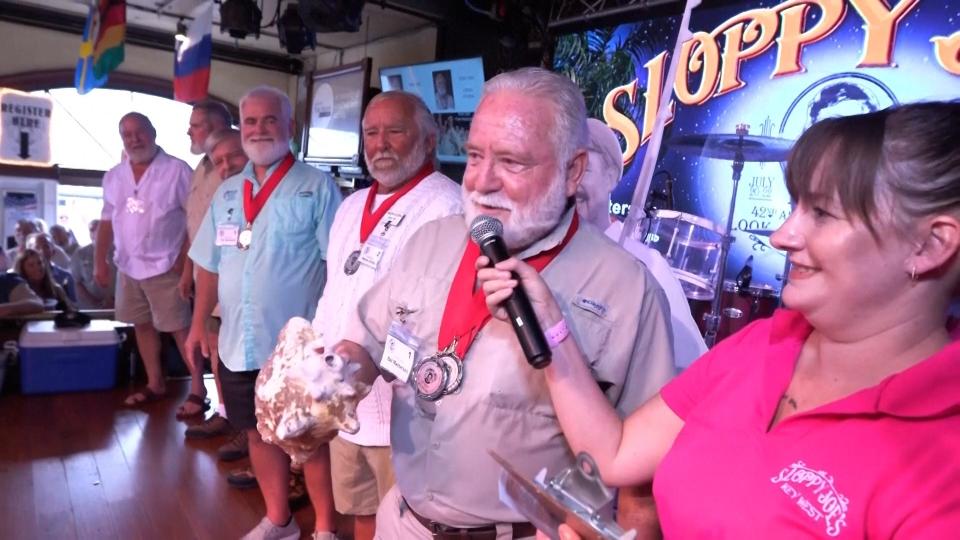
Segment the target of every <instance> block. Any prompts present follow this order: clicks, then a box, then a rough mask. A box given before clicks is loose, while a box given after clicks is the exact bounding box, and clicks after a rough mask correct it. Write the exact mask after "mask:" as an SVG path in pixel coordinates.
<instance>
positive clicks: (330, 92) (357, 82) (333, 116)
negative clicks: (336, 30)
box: [303, 59, 370, 169]
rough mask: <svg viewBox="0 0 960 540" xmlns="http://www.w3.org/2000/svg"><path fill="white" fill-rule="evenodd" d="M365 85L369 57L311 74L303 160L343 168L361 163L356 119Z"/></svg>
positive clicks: (366, 82)
mask: <svg viewBox="0 0 960 540" xmlns="http://www.w3.org/2000/svg"><path fill="white" fill-rule="evenodd" d="M369 85H370V60H369V59H364V60H363V61H361V62H358V63H355V64H349V65H345V66H340V67H338V68H335V69H330V70H325V71H318V72H314V73H313V75H311V77H310V94H309V95H310V104H309V108H308V115H307V121H306V122H304V136H303V159H304V161H307V162H312V163H315V164H320V165H332V166H339V167H341V168H346V169H350V168H359V167H361V166H362V160H361V158H360V156H361V152H362V151H363V150H362V148H361V137H360V120H361V118H362V117H363V104H364V98H365V96H366V92H367V87H368V86H369Z"/></svg>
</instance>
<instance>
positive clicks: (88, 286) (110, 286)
mask: <svg viewBox="0 0 960 540" xmlns="http://www.w3.org/2000/svg"><path fill="white" fill-rule="evenodd" d="M99 226H100V220H99V219H94V220H92V221H91V222H90V225H89V231H90V238H91V239H92V240H94V241H95V240H96V238H97V228H98V227H99ZM95 249H96V246H95V245H94V243H93V242H91V243H90V244H87V245H85V246H83V247H81V248H80V249H78V250H77V251H76V252H74V254H73V256H72V257H70V273H71V274H73V279H74V281H75V282H76V284H77V303H78V304H79V306H80V308H81V309H113V294H114V288H115V287H116V283H117V268H116V266H114V263H113V251H112V250H111V252H110V253H109V254H108V255H107V264H108V271H109V279H108V282H107V286H106V287H101V286H100V285H98V284H97V282H96V280H95V279H93V266H94V264H93V260H94V250H95Z"/></svg>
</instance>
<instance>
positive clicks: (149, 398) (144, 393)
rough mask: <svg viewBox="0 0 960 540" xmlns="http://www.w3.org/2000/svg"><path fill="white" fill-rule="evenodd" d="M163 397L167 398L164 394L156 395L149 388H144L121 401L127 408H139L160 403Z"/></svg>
mask: <svg viewBox="0 0 960 540" xmlns="http://www.w3.org/2000/svg"><path fill="white" fill-rule="evenodd" d="M165 397H167V393H166V392H164V393H162V394H158V393H156V392H154V391H153V390H151V389H150V387H149V386H144V387H143V389H141V390H139V391H137V392H134V393H132V394H130V395H129V396H127V398H126V399H124V400H123V404H124V405H126V406H127V407H139V406H141V405H146V404H148V403H153V402H154V401H160V400H161V399H163V398H165Z"/></svg>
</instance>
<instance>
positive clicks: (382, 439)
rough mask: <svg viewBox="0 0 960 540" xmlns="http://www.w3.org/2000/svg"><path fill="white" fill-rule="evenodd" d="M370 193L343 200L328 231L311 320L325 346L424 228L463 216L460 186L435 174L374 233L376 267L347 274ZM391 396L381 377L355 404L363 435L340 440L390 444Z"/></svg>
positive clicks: (337, 336)
mask: <svg viewBox="0 0 960 540" xmlns="http://www.w3.org/2000/svg"><path fill="white" fill-rule="evenodd" d="M368 191H369V188H368V189H362V190H360V191H357V192H356V193H354V194H352V195H350V196H349V197H347V199H346V200H345V201H343V204H341V205H340V209H339V210H337V215H336V217H335V218H334V221H333V227H332V228H331V230H330V250H329V254H330V257H329V259H328V265H327V269H328V270H327V285H326V287H325V288H324V289H323V296H322V297H321V298H320V301H319V302H318V304H317V315H316V317H315V318H314V319H313V328H314V330H315V331H317V333H322V334H323V340H324V343H325V344H326V346H327V347H331V346H333V345H334V344H336V343H337V342H338V341H340V338H341V336H342V335H343V331H344V329H345V327H346V324H347V321H348V319H349V317H347V313H348V310H352V311H356V309H357V302H359V301H360V298H361V297H362V296H363V294H364V293H365V292H367V290H368V289H369V288H370V287H372V286H373V284H374V283H376V282H377V281H378V280H380V278H381V277H383V275H384V274H386V273H387V272H388V271H389V270H390V268H391V266H392V265H393V262H394V260H395V258H396V256H397V253H398V252H399V251H400V250H401V248H402V247H403V246H404V244H406V242H407V240H408V239H409V238H410V237H411V236H412V235H413V233H414V232H416V231H417V229H419V228H420V226H421V225H423V224H424V223H427V222H430V221H433V220H435V219H439V218H442V217H446V216H451V215H457V214H462V213H463V204H462V201H461V197H460V186H458V185H457V184H456V183H454V182H453V181H452V180H450V179H449V178H447V177H446V176H444V175H443V174H441V173H439V172H434V173H433V174H431V175H429V176H427V177H426V178H424V179H423V181H421V182H420V184H419V185H417V186H416V187H415V188H413V189H412V190H410V191H409V192H408V193H406V194H405V195H404V196H403V197H401V198H400V199H399V200H398V201H397V202H396V204H394V205H393V207H392V208H390V211H389V212H388V213H387V214H386V215H384V216H383V218H381V219H380V222H379V223H378V224H377V227H376V228H375V229H374V230H373V232H372V233H371V234H370V237H369V238H368V239H367V241H368V242H371V240H372V239H375V238H379V240H372V241H373V242H381V244H380V245H383V246H384V249H383V254H382V255H381V256H380V259H379V262H378V264H377V265H376V268H374V267H372V266H371V265H370V264H364V263H361V264H360V266H359V268H357V271H356V272H355V273H354V274H352V275H347V274H346V273H345V272H344V265H345V264H346V261H347V258H348V257H349V256H350V254H351V253H352V252H353V251H355V250H358V249H361V247H362V246H361V244H360V220H361V218H362V217H363V209H364V205H365V203H366V200H367V192H368ZM377 198H378V199H381V200H380V201H378V202H382V200H383V199H386V197H382V198H381V197H379V196H378V197H377ZM377 206H379V205H377ZM398 221H399V223H397V222H398ZM388 222H389V223H390V225H389V226H387V223H388ZM392 396H393V393H392V391H391V389H390V385H389V384H388V383H386V382H385V381H384V380H383V379H382V378H379V377H378V378H377V380H376V382H375V383H374V385H373V388H372V389H371V391H370V393H369V394H368V395H367V397H365V398H364V399H363V400H362V401H361V402H360V403H359V404H358V405H357V418H358V419H359V420H360V431H358V432H357V433H355V434H353V435H351V434H349V433H343V432H341V433H340V436H341V437H342V438H344V439H346V440H348V441H350V442H352V443H354V444H359V445H361V446H389V445H390V400H391V398H392Z"/></svg>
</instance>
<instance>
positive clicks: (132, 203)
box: [100, 148, 193, 279]
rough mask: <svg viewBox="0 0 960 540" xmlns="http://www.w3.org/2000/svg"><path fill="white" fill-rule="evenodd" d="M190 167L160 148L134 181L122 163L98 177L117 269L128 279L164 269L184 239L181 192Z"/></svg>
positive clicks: (183, 193) (184, 191) (186, 184)
mask: <svg viewBox="0 0 960 540" xmlns="http://www.w3.org/2000/svg"><path fill="white" fill-rule="evenodd" d="M192 176H193V169H191V168H190V165H187V163H186V162H185V161H183V160H181V159H178V158H175V157H173V156H171V155H169V154H167V153H166V152H164V151H163V150H162V149H160V148H158V149H157V155H156V156H154V158H153V161H151V162H150V165H149V166H148V167H147V170H146V171H144V173H143V176H141V177H140V182H136V181H135V180H134V178H133V169H132V168H131V167H130V163H129V162H128V161H123V162H121V163H120V164H119V165H117V166H115V167H114V168H112V169H110V170H109V171H107V173H106V174H105V175H104V176H103V212H102V213H101V215H100V218H101V219H103V220H105V221H110V222H111V223H112V224H113V243H114V246H115V247H116V253H115V256H114V257H115V261H116V263H117V269H119V270H120V271H121V272H123V273H124V274H126V275H128V276H130V277H132V278H133V279H147V278H151V277H154V276H159V275H160V274H163V273H165V272H167V271H168V270H170V269H171V268H172V267H173V265H174V263H175V262H176V260H177V256H178V255H179V254H180V249H181V248H182V246H183V242H184V241H186V237H187V218H186V204H187V190H188V189H189V188H190V179H191V177H192Z"/></svg>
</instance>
